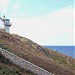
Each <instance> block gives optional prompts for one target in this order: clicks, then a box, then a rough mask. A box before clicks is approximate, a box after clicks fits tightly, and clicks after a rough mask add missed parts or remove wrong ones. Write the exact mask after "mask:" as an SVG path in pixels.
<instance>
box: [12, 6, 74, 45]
mask: <svg viewBox="0 0 75 75" xmlns="http://www.w3.org/2000/svg"><path fill="white" fill-rule="evenodd" d="M73 16H74V8H73V7H72V6H69V7H65V8H63V9H60V10H57V11H55V12H52V13H48V14H46V15H44V16H43V17H35V18H15V19H12V22H13V25H12V27H11V33H17V34H19V35H22V36H25V37H27V38H30V39H32V40H33V41H35V42H37V43H39V44H41V45H73V44H74V17H73Z"/></svg>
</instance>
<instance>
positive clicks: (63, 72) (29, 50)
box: [0, 32, 75, 75]
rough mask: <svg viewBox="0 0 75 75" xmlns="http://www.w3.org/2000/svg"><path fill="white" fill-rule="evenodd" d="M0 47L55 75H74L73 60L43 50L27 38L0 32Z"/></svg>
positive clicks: (74, 60)
mask: <svg viewBox="0 0 75 75" xmlns="http://www.w3.org/2000/svg"><path fill="white" fill-rule="evenodd" d="M0 46H1V47H3V48H5V49H7V50H9V51H11V52H13V53H15V54H16V55H18V56H20V57H22V58H24V59H25V60H27V61H30V62H32V63H34V64H36V65H38V66H40V67H42V68H44V69H46V70H48V71H49V72H52V73H54V74H55V75H74V70H75V63H74V62H75V59H73V58H72V57H68V56H65V55H63V54H60V53H58V52H54V51H53V50H50V49H47V48H44V47H42V46H40V45H38V44H36V43H34V42H33V41H31V40H29V39H27V38H23V37H20V36H18V35H11V34H8V33H4V32H0Z"/></svg>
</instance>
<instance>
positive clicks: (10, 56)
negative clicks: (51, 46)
mask: <svg viewBox="0 0 75 75" xmlns="http://www.w3.org/2000/svg"><path fill="white" fill-rule="evenodd" d="M0 52H1V54H2V55H3V56H4V57H5V58H7V59H9V60H10V61H12V62H13V63H14V64H16V65H18V66H20V67H21V68H23V69H26V70H29V71H31V72H33V73H34V74H37V75H54V74H52V73H50V72H48V71H46V70H44V69H42V68H40V67H38V66H36V65H34V64H32V63H30V62H28V61H26V60H24V59H22V58H20V57H18V56H17V55H15V54H13V53H11V52H9V51H7V50H4V49H2V48H0Z"/></svg>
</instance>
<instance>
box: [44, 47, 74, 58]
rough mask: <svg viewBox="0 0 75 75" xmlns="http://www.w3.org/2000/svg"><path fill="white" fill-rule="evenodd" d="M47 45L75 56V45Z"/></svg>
mask: <svg viewBox="0 0 75 75" xmlns="http://www.w3.org/2000/svg"><path fill="white" fill-rule="evenodd" d="M45 47H47V48H50V49H53V50H56V51H58V52H60V53H62V54H65V55H67V56H71V57H73V58H75V46H45Z"/></svg>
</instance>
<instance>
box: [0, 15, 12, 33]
mask: <svg viewBox="0 0 75 75" xmlns="http://www.w3.org/2000/svg"><path fill="white" fill-rule="evenodd" d="M0 19H1V21H2V22H3V23H4V29H5V32H7V33H9V32H10V27H11V23H10V19H7V18H6V17H5V16H3V18H1V17H0Z"/></svg>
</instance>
